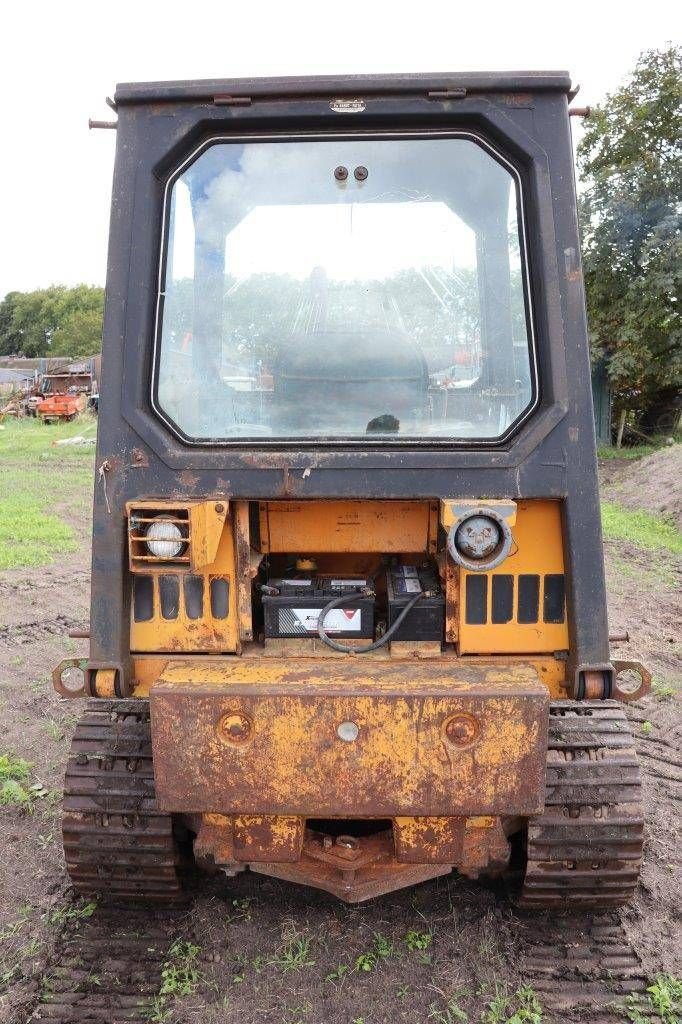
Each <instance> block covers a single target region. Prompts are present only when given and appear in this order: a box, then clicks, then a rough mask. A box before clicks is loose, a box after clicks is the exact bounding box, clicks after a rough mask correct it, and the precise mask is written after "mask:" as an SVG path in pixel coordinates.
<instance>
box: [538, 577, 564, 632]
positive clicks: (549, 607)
mask: <svg viewBox="0 0 682 1024" xmlns="http://www.w3.org/2000/svg"><path fill="white" fill-rule="evenodd" d="M565 604H566V595H565V587H564V577H563V574H562V575H558V574H557V575H549V576H545V596H544V601H543V613H542V614H543V618H544V620H545V622H549V623H561V622H563V621H564V607H565Z"/></svg>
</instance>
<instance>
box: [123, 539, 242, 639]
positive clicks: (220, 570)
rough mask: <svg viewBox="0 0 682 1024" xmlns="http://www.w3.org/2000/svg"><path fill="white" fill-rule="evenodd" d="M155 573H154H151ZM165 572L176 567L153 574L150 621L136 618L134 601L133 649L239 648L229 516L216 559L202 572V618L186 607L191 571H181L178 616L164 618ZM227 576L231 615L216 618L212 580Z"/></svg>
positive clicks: (234, 562) (235, 581) (234, 557)
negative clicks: (185, 585) (162, 589)
mask: <svg viewBox="0 0 682 1024" xmlns="http://www.w3.org/2000/svg"><path fill="white" fill-rule="evenodd" d="M150 575H151V574H150ZM161 575H169V576H171V575H174V573H173V571H172V569H170V570H169V571H168V572H167V573H165V574H164V573H163V572H158V570H157V572H156V573H154V574H153V585H154V615H153V618H151V619H150V620H149V621H148V622H135V619H134V608H133V606H132V604H133V603H132V601H131V612H130V649H131V651H132V652H136V651H140V652H142V651H149V652H154V651H172V652H174V653H181V652H183V651H216V652H218V651H226V652H228V651H230V652H231V651H237V650H238V649H239V627H238V615H237V604H238V593H237V591H238V587H237V569H236V555H235V543H234V537H233V534H232V524H231V522H230V521H229V520H228V522H227V523H226V525H225V527H224V528H223V531H222V534H221V537H220V542H219V544H218V551H217V554H216V557H215V561H214V562H213V563H212V564H211V565H208V566H206V567H205V568H204V569H203V571H202V572H201V573H197V574H196V575H198V576H201V578H202V579H203V583H204V601H203V615H202V616H201V618H198V619H190V618H189V616H188V615H187V613H186V610H185V604H184V597H183V580H184V579H185V578H186V576H187V573H182V572H181V573H178V574H177V579H178V586H179V590H180V607H179V610H178V616H177V618H176V619H164V618H163V617H162V615H161V605H160V600H159V578H160V576H161ZM216 576H219V577H223V578H225V579H226V580H227V581H228V585H229V604H228V616H227V618H225V619H214V618H213V617H212V615H211V598H210V582H211V579H212V578H213V577H216Z"/></svg>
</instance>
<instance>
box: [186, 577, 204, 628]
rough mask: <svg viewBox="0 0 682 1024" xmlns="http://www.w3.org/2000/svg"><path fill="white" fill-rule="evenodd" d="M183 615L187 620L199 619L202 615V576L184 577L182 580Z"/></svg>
mask: <svg viewBox="0 0 682 1024" xmlns="http://www.w3.org/2000/svg"><path fill="white" fill-rule="evenodd" d="M183 587H184V595H185V614H186V615H187V618H188V619H200V618H201V617H202V616H203V614H204V579H203V576H185V577H184V579H183Z"/></svg>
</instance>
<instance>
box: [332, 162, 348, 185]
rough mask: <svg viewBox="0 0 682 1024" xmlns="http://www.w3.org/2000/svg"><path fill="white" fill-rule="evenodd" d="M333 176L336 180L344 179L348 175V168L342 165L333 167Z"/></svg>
mask: <svg viewBox="0 0 682 1024" xmlns="http://www.w3.org/2000/svg"><path fill="white" fill-rule="evenodd" d="M334 177H335V178H336V180H337V181H345V180H346V178H347V177H348V168H347V167H343V166H342V165H341V166H339V167H335V168H334Z"/></svg>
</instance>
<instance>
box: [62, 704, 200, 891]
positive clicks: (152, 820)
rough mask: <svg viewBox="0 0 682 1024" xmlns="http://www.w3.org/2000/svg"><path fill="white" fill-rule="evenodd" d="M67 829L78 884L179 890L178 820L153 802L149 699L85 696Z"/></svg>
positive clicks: (74, 747) (68, 783)
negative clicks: (88, 698) (175, 833)
mask: <svg viewBox="0 0 682 1024" xmlns="http://www.w3.org/2000/svg"><path fill="white" fill-rule="evenodd" d="M62 832H63V840H64V857H65V860H66V867H67V870H68V872H69V875H70V877H71V881H72V882H73V885H74V888H75V889H76V890H77V892H79V893H82V894H83V895H92V894H96V893H99V894H101V895H102V896H104V897H105V898H109V899H111V898H114V899H121V900H126V901H130V900H153V901H155V902H158V903H173V902H176V901H177V900H178V899H179V898H180V897H181V895H182V885H181V879H180V870H179V869H180V857H179V850H178V844H177V842H176V840H175V837H174V834H173V821H172V818H171V815H170V814H164V813H163V812H162V811H159V810H158V808H157V806H156V800H155V792H154V770H153V766H152V747H151V730H150V722H149V703H148V702H147V701H143V700H115V701H114V700H112V701H106V700H93V701H90V702H88V705H87V707H86V710H85V713H84V714H83V716H82V717H81V719H80V721H79V722H78V725H77V726H76V730H75V732H74V736H73V741H72V744H71V753H70V756H69V761H68V765H67V769H66V777H65V780H64V816H63V820H62Z"/></svg>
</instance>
